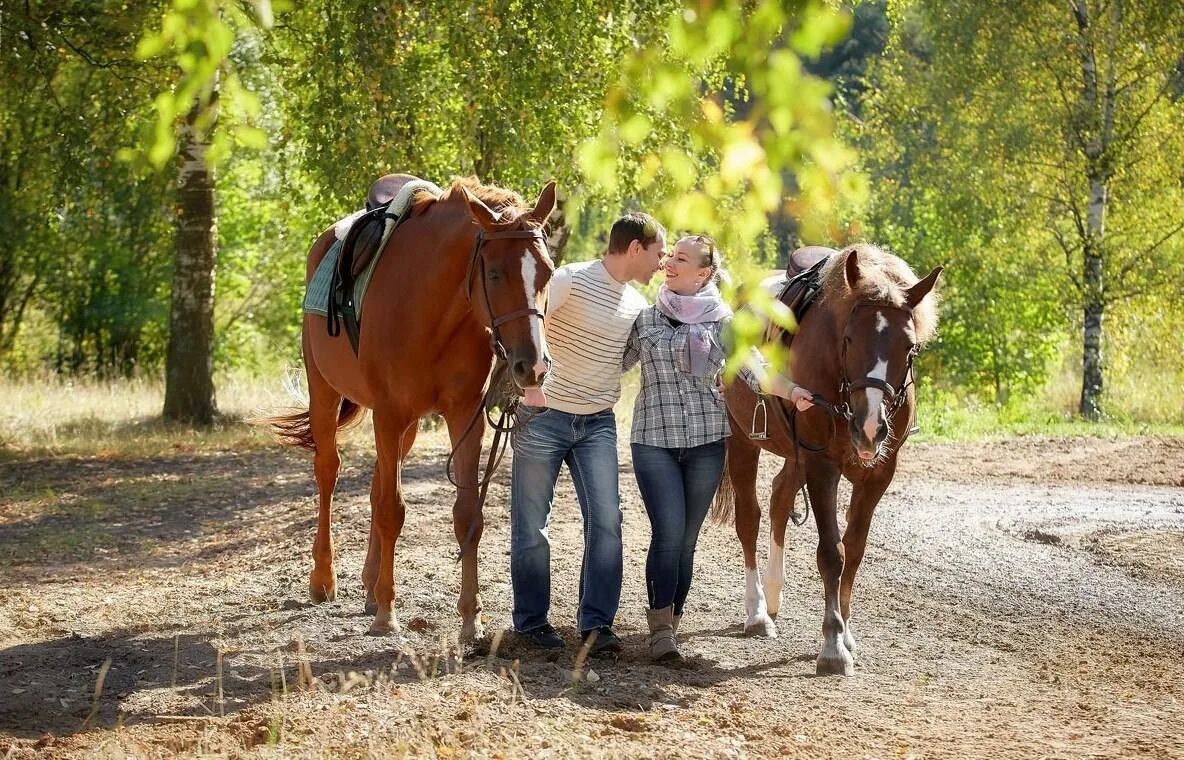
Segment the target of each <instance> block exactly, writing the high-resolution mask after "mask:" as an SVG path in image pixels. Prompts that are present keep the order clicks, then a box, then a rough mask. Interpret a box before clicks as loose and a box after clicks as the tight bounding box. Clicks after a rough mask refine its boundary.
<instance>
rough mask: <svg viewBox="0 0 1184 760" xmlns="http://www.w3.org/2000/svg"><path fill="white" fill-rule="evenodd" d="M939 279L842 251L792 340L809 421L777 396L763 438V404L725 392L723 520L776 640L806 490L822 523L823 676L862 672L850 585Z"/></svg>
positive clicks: (884, 483)
mask: <svg viewBox="0 0 1184 760" xmlns="http://www.w3.org/2000/svg"><path fill="white" fill-rule="evenodd" d="M940 273H941V267H938V268H936V269H934V270H933V271H932V272H930V273H929V274H928V275H927V276H926V277H925V278H924V279H922V280H919V281H918V280H917V277H916V275H914V274H913V272H912V270H910V269H909V267H908V265H907V264H905V263H904V262H903V261H902V260H900V259H899V258H897V257H896V256H893V255H891V254H888V253H885V252H883V251H881V250H879V249H877V248H875V247H873V246H870V245H855V246H851V247H849V248H847V249H845V250H843V251H842V252H836V253H835V254H834V255H832V256H831V257H830V259H829V260H828V261H827V262H826V264H824V265H823V268H822V269H821V272H820V286H821V289H820V291H819V296H818V300H817V301H816V302H815V303H814V304H813V305H812V306H811V307H810V308H809V309H808V310H807V311H806V313H805V315H804V316H803V318H802V321H801V324H800V325H799V326H798V330H797V332H796V334H795V335H793V337H792V354H791V357H792V358H791V362H790V371H789V373H788V374H789V375H790V377H791V378H792V379H793V381H794V382H795V383H797V384H798V385H801V386H802V387H805V388H809V389H810V390H811V391H813V392H814V393H815V394H816V395H815V397H814V400H815V406H814V407H812V408H811V409H809V410H808V411H806V412H801V413H798V412H796V410H794V409H793V407H792V406H791V405H790V404H789V403H788V402H782V401H781V400H780V399H778V398H776V397H768V398H767V399H766V400H765V404H766V405H767V406H770V407H772V409H771V410H770V411H768V412H767V418H766V419H767V438H763V439H762V437H761V435H760V433H761V432H763V431H761V430H760V427H761V420H762V418H761V414H760V412H759V411H758V409H757V405H758V396H757V395H756V394H755V393H753V392H752V391H751V390H750V389H749V388H748V386H747V385H746V384H745V383H744V382H742V381H739V380H737V381H735V382H732V383H731V384H729V385H728V386H727V388H725V391H724V397H725V400H726V402H727V406H728V414H729V417H730V419H731V426H732V436H731V437H730V438H728V453H727V469H726V472H725V474H724V483H723V484H722V485H721V488H720V492H719V494H718V496H717V499H716V505H715V510H714V514H715V517H716V518H717V519H723V520H726V519H727V518H728V517H730V516H732V515H733V510H734V517H735V522H736V534H737V535H738V536H739V537H740V543H741V544H742V546H743V549H744V570H745V595H744V602H745V611H746V613H747V620H746V622H745V628H744V630H745V633H747V634H750V635H763V636H769V637H775V636H776V635H777V629H776V626H775V625H774V623H773V620H772V618H774V617H775V616H776V615H777V612H778V609H779V608H780V606H781V587H782V583H783V579H784V546H785V526H786V523H787V521H788V519H789V516H790V512H791V510H792V509H793V505H794V499H795V497H796V495H797V493H798V491H799V490H800V489H801V487H802V484H803V483H804V484H805V486H806V491H807V494H808V496H809V500H810V501H811V502H813V508H814V520H815V523H816V524H817V526H818V552H817V559H818V571H819V573H820V574H821V576H822V588H823V595H824V597H825V610H824V612H823V617H822V634H823V645H822V651H821V652H820V653H819V655H818V660H817V672H818V673H819V674H842V675H853V674H854V668H855V665H854V659H853V657H852V655H851V653H852V652H853V651H854V650H855V637H854V635H853V634H852V631H851V586H852V584H853V583H854V581H855V572H856V571H857V570H858V569H859V563H860V560H862V559H863V550H864V546H865V544H866V542H867V532H868V528H869V527H870V525H871V520H872V513H873V512H874V511H875V508H876V505H877V504H878V503H879V501H880V497H881V496H883V495H884V491H885V490H886V489H887V488H888V484H889V483H891V482H892V475H893V473H894V472H895V471H896V458H897V455H898V454H899V452H900V447H901V446H902V445H903V444H904V442H905V439H906V438H907V437H908V434H909V429H910V427H911V425H912V420H913V419H914V417H913V414H914V409H915V403H916V402H915V397H914V390H913V378H912V364H913V357H914V356H915V355H916V353H917V351H919V350H920V348H921V347H922V346H923V345H924V344H925V342H926V341H927V340H929V339H930V338H931V337H932V336H933V334H934V331H935V330H936V328H937V305H936V296H931V295H930V291H931V290H932V289H933V285H934V283H935V282H936V281H937V277H938V275H939V274H940ZM754 421H756V423H757V425H756V427H757V428H758V429H757V431H756V434H755V440H754V437H753V423H754ZM762 450H764V451H770V452H772V453H774V454H776V455H778V456H781V457H784V458H785V463H784V465H783V466H782V468H781V471H780V472H779V473H778V474H777V476H776V478H774V480H773V491H772V494H771V497H770V520H771V523H772V524H771V530H770V533H769V557H768V564H767V565H766V569H765V578H764V586H763V588H762V584H761V576H760V573H759V572H758V570H757V567H756V539H757V531H758V530H759V528H760V520H761V513H760V506H759V504H758V503H757V492H756V479H757V463H758V460H759V457H760V454H761V451H762ZM840 475H842V476H844V477H846V478H847V479H848V480H849V481H850V482H851V484H852V489H851V503H850V505H849V506H848V508H847V527H846V530H845V531H843V532H842V534H841V535H840V532H839V525H838V518H837V514H836V504H835V502H836V498H837V495H838V485H839V477H840ZM803 519H804V518H803Z"/></svg>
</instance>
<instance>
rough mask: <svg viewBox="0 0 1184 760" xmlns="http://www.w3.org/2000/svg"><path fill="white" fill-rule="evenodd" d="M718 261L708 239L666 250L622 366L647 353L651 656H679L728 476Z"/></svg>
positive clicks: (645, 476)
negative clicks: (691, 595) (697, 573)
mask: <svg viewBox="0 0 1184 760" xmlns="http://www.w3.org/2000/svg"><path fill="white" fill-rule="evenodd" d="M719 267H720V261H719V255H718V252H717V251H716V248H715V243H714V241H712V239H711V238H709V237H707V236H706V235H691V236H687V237H684V238H682V239H681V240H679V241H678V242H677V243H676V244H675V245H674V249H673V250H672V251H671V253H670V255H669V257H668V258H667V259H666V262H665V266H664V269H665V278H666V279H665V282H664V283H663V284H662V285H661V286H660V287H659V289H658V299H657V302H656V303H655V304H654V305H653V306H650V307H649V308H647V309H645V310H644V311H642V312H641V314H640V315H639V316H638V317H637V321H636V322H634V323H633V330H632V332H631V333H630V336H629V341H628V343H627V344H626V347H625V356H624V360H623V363H624V368H625V369H629V368H630V367H632V366H633V365H634V364H636V363H637V362H638V361H640V362H641V390H640V392H639V393H638V395H637V402H636V404H635V406H634V409H633V430H632V435H631V437H630V441H631V445H632V449H633V470H634V473H635V474H636V476H637V485H638V487H639V488H640V490H641V498H642V501H644V502H645V509H646V513H647V514H648V515H649V518H650V527H651V529H652V536H651V539H650V548H649V554H648V556H647V558H646V566H645V576H646V593H647V595H648V597H649V609H647V610H646V618H647V621H648V623H649V630H650V636H649V640H648V643H649V650H650V657H651V658H652V659H654V660H657V661H668V660H677V659H680V658H681V655H680V654H679V652H678V643H677V640H676V639H675V634H676V633H677V630H678V624H679V622H680V620H681V619H682V613H683V605H684V603H685V602H686V599H687V593H688V592H689V591H690V588H691V575H692V572H693V569H694V560H695V544H696V543H697V542H698V540H699V529H700V528H701V527H702V526H703V520H704V518H705V517H706V516H707V510H708V508H709V507H710V506H711V501H712V499H713V498H714V497H715V491H716V489H717V488H718V487H719V482H720V478H721V476H722V475H723V465H724V451H725V449H724V440H723V439H724V438H725V437H726V436H728V435H730V434H731V431H730V429H729V427H728V418H727V411H726V409H725V407H724V400H723V396H722V394H721V392H720V373H721V372H722V371H723V367H724V362H725V360H726V358H727V354H726V352H725V351H724V349H723V348H722V340H721V334H722V333H723V331H724V329H725V327H726V326H727V323H728V322H729V321H730V320H731V318H732V310H731V309H730V308H729V307H728V305H727V304H725V303H724V302H723V299H722V298H721V297H720V292H719V288H718V287H717V286H716V282H717V280H718V275H719ZM754 351H755V349H754ZM757 356H759V354H757ZM741 376H742V377H743V378H744V380H745V382H747V383H748V384H749V385H750V386H753V388H754V389H758V388H759V387H760V386H761V385H764V386H765V388H766V392H771V393H774V394H775V395H778V396H782V397H783V398H787V399H790V400H791V401H793V402H794V403H795V404H797V406H798V408H799V409H807V408H809V406H810V401H809V399H810V396H811V393H810V392H809V391H807V390H805V389H804V388H799V387H797V386H795V385H794V384H793V383H792V382H790V381H789V380H788V379H787V378H784V377H782V376H780V375H776V374H770V373H768V372H767V370H766V369H765V368H764V366H763V365H762V364H761V363H760V362H753V363H752V366H751V367H750V368H746V369H745V370H742V371H741Z"/></svg>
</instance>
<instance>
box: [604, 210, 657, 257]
mask: <svg viewBox="0 0 1184 760" xmlns="http://www.w3.org/2000/svg"><path fill="white" fill-rule="evenodd" d="M659 235H660V236H662V237H666V228H665V227H663V226H662V225H661V224H660V223H659V222H658V220H657V219H655V218H653V217H652V216H650V215H649V214H643V213H642V212H640V211H634V212H632V213H629V214H625V215H624V216H623V217H621V218H620V219H618V220H617V221H616V222H614V223H613V228H612V230H610V231H609V233H608V252H609V253H624V252H625V250H626V249H627V248H628V247H629V244H630V243H632V242H633V241H634V240H640V241H641V245H642V247H643V248H645V247H648V246H650V245H653V242H654V241H655V240H657V239H658V236H659Z"/></svg>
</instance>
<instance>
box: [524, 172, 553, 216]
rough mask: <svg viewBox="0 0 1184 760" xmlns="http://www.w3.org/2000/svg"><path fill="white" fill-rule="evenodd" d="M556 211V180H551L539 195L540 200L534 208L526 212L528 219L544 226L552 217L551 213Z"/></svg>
mask: <svg viewBox="0 0 1184 760" xmlns="http://www.w3.org/2000/svg"><path fill="white" fill-rule="evenodd" d="M554 210H555V180H551V181H550V182H548V183H547V186H546V187H544V188H543V192H541V193H539V199H538V201H536V202H535V204H534V208H532V209H531V210H530V211H527V212H526V218H527V219H529V220H531V221H532V222H535V223H537V224H538V225H539V226H542V225H544V224H546V223H547V217H549V216H551V212H552V211H554Z"/></svg>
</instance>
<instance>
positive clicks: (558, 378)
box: [543, 260, 646, 414]
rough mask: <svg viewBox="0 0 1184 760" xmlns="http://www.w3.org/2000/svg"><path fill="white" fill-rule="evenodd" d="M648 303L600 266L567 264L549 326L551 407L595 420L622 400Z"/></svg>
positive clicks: (552, 298) (556, 284) (554, 287)
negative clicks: (631, 346) (637, 323)
mask: <svg viewBox="0 0 1184 760" xmlns="http://www.w3.org/2000/svg"><path fill="white" fill-rule="evenodd" d="M645 307H646V301H645V298H644V297H643V296H642V295H641V294H640V293H638V292H637V290H636V289H635V288H633V287H632V286H631V285H629V284H628V283H622V282H617V281H616V280H615V279H613V277H612V275H610V274H609V273H608V270H607V269H605V267H604V262H603V261H600V260H596V261H586V262H581V263H578V264H568V265H567V266H563V267H560V268H559V269H557V270H556V271H555V274H554V275H553V276H552V277H551V284H550V290H549V292H548V303H547V318H546V322H545V329H546V338H547V347H548V349H549V352H550V355H551V371H550V372H549V373H548V374H547V377H546V379H545V380H544V381H543V393H545V394H546V397H547V406H548V407H550V408H552V409H558V410H559V411H561V412H568V413H570V414H595V413H596V412H602V411H604V410H605V409H610V408H612V406H613V404H615V403H617V399H619V398H620V397H621V358H622V356H623V355H624V353H625V342H626V341H627V340H628V338H629V331H630V330H631V329H632V327H633V320H635V319H637V315H638V314H640V313H641V310H642V309H644V308H645Z"/></svg>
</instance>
